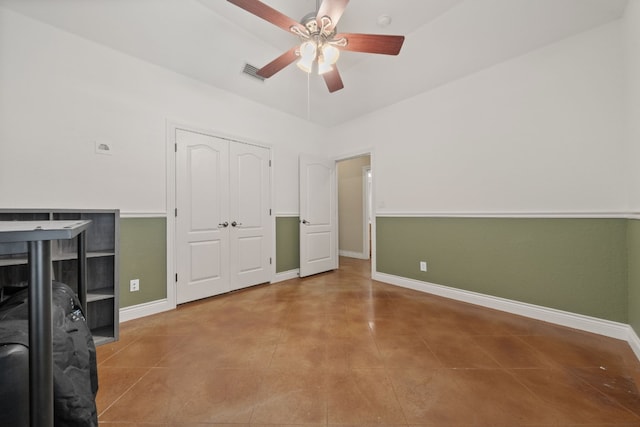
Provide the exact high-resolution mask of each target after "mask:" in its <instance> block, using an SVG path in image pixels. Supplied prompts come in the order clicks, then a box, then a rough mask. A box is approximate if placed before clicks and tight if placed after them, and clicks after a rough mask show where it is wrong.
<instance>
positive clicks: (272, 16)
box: [227, 0, 306, 32]
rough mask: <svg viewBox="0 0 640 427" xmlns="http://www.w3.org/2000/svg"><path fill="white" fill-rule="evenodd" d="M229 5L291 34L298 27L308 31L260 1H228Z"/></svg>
mask: <svg viewBox="0 0 640 427" xmlns="http://www.w3.org/2000/svg"><path fill="white" fill-rule="evenodd" d="M227 1H228V2H229V3H233V4H235V5H236V6H238V7H240V8H242V9H244V10H246V11H247V12H249V13H252V14H254V15H256V16H257V17H259V18H262V19H264V20H265V21H267V22H271V23H272V24H273V25H276V26H278V27H280V28H282V29H283V30H285V31H287V32H290V31H291V27H298V28H300V29H301V30H302V31H306V29H305V28H304V26H302V24H300V23H299V22H297V21H295V20H293V19H291V18H289V17H288V16H287V15H284V14H283V13H280V12H278V11H277V10H275V9H274V8H272V7H271V6H268V5H266V4H264V3H262V2H261V1H258V0H227Z"/></svg>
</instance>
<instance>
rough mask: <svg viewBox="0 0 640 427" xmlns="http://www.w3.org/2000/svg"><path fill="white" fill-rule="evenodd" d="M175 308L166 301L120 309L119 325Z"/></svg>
mask: <svg viewBox="0 0 640 427" xmlns="http://www.w3.org/2000/svg"><path fill="white" fill-rule="evenodd" d="M175 308H176V307H175V305H172V304H170V303H169V301H168V300H166V299H162V300H157V301H151V302H145V303H143V304H138V305H132V306H130V307H125V308H121V309H120V323H124V322H127V321H129V320H134V319H139V318H141V317H146V316H151V315H152V314H158V313H162V312H163V311H169V310H173V309H175Z"/></svg>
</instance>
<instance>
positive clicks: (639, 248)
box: [627, 220, 640, 336]
mask: <svg viewBox="0 0 640 427" xmlns="http://www.w3.org/2000/svg"><path fill="white" fill-rule="evenodd" d="M627 247H628V253H629V324H630V325H631V327H632V328H633V329H634V331H635V333H636V335H638V336H640V220H629V221H628V228H627Z"/></svg>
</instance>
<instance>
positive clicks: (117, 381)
mask: <svg viewBox="0 0 640 427" xmlns="http://www.w3.org/2000/svg"><path fill="white" fill-rule="evenodd" d="M149 369H150V368H120V367H110V366H101V367H99V369H98V395H97V396H96V407H97V409H98V414H101V413H102V412H104V411H105V409H107V408H108V407H109V406H111V405H112V404H113V403H114V402H115V401H116V400H118V399H119V398H120V396H122V395H123V394H124V393H125V392H126V391H127V390H129V388H131V387H132V386H133V385H134V384H136V383H137V382H138V381H140V379H141V378H142V377H143V376H144V375H145V374H146V373H147V372H149Z"/></svg>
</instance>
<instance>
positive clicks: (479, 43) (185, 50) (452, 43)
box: [0, 0, 628, 126]
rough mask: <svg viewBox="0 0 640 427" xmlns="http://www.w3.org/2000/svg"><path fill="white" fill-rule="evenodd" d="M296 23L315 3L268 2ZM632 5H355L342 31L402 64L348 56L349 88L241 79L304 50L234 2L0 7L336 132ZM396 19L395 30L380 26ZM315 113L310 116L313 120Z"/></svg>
mask: <svg viewBox="0 0 640 427" xmlns="http://www.w3.org/2000/svg"><path fill="white" fill-rule="evenodd" d="M263 2H264V3H267V4H268V5H270V6H271V7H273V8H275V9H277V10H279V11H280V12H282V13H284V14H285V15H287V16H290V17H291V18H294V19H296V20H298V19H300V18H302V16H304V15H306V14H307V13H309V12H311V11H313V10H315V9H316V0H263ZM627 2H628V0H351V2H350V3H349V4H348V6H347V9H346V11H345V13H344V15H343V17H342V19H341V20H340V23H339V26H338V27H339V31H340V32H351V33H378V34H401V35H405V36H406V39H405V43H404V46H403V48H402V50H401V52H400V55H398V56H386V55H371V54H362V53H354V52H344V53H343V54H342V55H341V56H340V60H339V61H338V66H339V69H340V74H341V76H342V80H343V82H344V85H345V88H344V89H343V90H340V91H338V92H335V93H333V94H330V93H329V92H328V91H327V89H326V86H325V83H324V81H323V79H322V78H321V77H320V76H317V75H313V74H312V75H310V76H309V78H307V75H306V74H305V73H303V72H302V71H300V70H299V69H298V68H297V67H295V65H291V66H289V67H287V68H286V69H284V70H283V71H281V72H279V73H278V74H276V75H275V76H273V77H272V78H270V79H268V80H267V81H266V82H260V81H258V80H255V79H253V78H251V77H249V76H246V75H245V74H243V73H242V69H243V67H244V64H245V63H250V64H252V65H255V66H256V67H258V68H260V67H262V66H263V65H265V64H267V63H268V62H270V61H271V60H273V59H275V58H276V57H277V56H279V55H280V54H281V53H282V52H284V51H285V50H287V49H289V48H291V47H292V46H294V45H295V44H296V43H297V39H296V38H295V37H294V36H293V35H291V34H288V33H287V32H286V31H283V30H282V29H280V28H278V27H276V26H274V25H272V24H270V23H268V22H266V21H263V20H262V19H259V18H257V17H255V16H253V15H251V14H249V13H248V12H246V11H244V10H242V9H240V8H238V7H237V6H234V5H233V4H231V3H228V2H227V1H225V0H0V5H2V6H5V7H7V8H9V9H12V10H14V11H16V12H19V13H22V14H24V15H27V16H30V17H32V18H34V19H37V20H40V21H43V22H45V23H48V24H50V25H53V26H55V27H59V28H61V29H63V30H66V31H69V32H71V33H74V34H77V35H79V36H81V37H84V38H87V39H90V40H93V41H95V42H98V43H101V44H104V45H106V46H109V47H111V48H113V49H116V50H118V51H121V52H124V53H127V54H129V55H131V56H134V57H137V58H140V59H143V60H145V61H148V62H151V63H153V64H156V65H159V66H162V67H165V68H169V69H172V70H174V71H176V72H178V73H181V74H184V75H187V76H190V77H192V78H195V79H197V80H200V81H202V82H205V83H207V84H210V85H212V86H215V87H218V88H222V89H224V90H227V91H230V92H233V93H236V94H237V95H239V96H242V97H245V98H248V99H251V100H254V101H256V102H259V103H262V104H265V105H268V106H270V107H273V108H275V109H278V110H281V111H283V112H286V113H290V114H293V115H296V116H298V117H301V118H303V119H309V120H311V121H313V122H315V123H318V124H320V125H324V126H332V125H336V124H339V123H342V122H345V121H347V120H351V119H353V118H355V117H358V116H361V115H364V114H367V113H369V112H372V111H375V110H377V109H379V108H383V107H385V106H387V105H391V104H394V103H397V102H399V101H401V100H403V99H406V98H409V97H412V96H415V95H417V94H419V93H422V92H424V91H428V90H430V89H433V88H435V87H437V86H439V85H442V84H445V83H447V82H450V81H453V80H455V79H458V78H461V77H463V76H466V75H469V74H471V73H474V72H476V71H479V70H481V69H483V68H486V67H489V66H491V65H494V64H497V63H500V62H503V61H505V60H507V59H509V58H513V57H516V56H519V55H522V54H524V53H526V52H529V51H531V50H533V49H536V48H539V47H541V46H544V45H547V44H549V43H553V42H555V41H557V40H560V39H562V38H566V37H568V36H571V35H573V34H576V33H579V32H582V31H585V30H588V29H590V28H594V27H596V26H599V25H602V24H604V23H607V22H609V21H612V20H615V19H618V18H620V17H621V16H622V15H623V13H624V9H625V7H626V4H627ZM383 14H387V15H389V16H391V18H392V23H391V25H389V26H388V27H386V28H380V27H378V26H377V18H378V17H379V16H380V15H383ZM308 113H310V114H308Z"/></svg>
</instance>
